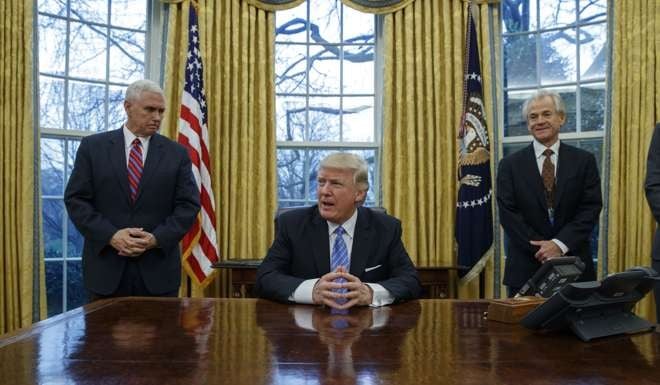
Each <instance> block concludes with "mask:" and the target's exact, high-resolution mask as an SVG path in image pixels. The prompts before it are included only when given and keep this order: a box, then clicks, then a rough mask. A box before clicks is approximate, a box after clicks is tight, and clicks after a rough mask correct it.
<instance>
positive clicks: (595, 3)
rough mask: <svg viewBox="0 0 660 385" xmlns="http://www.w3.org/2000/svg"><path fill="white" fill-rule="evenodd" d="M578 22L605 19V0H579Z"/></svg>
mask: <svg viewBox="0 0 660 385" xmlns="http://www.w3.org/2000/svg"><path fill="white" fill-rule="evenodd" d="M578 6H579V7H580V15H579V18H580V22H583V23H588V22H592V21H605V20H606V19H607V0H579V3H578Z"/></svg>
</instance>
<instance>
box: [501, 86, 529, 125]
mask: <svg viewBox="0 0 660 385" xmlns="http://www.w3.org/2000/svg"><path fill="white" fill-rule="evenodd" d="M533 92H534V91H509V92H507V93H505V94H504V136H519V135H528V134H529V130H527V120H526V119H524V118H523V116H522V105H523V103H524V102H525V100H527V98H529V97H530V96H531V95H532V93H533Z"/></svg>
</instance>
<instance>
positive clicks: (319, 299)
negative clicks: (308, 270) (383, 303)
mask: <svg viewBox="0 0 660 385" xmlns="http://www.w3.org/2000/svg"><path fill="white" fill-rule="evenodd" d="M338 278H344V279H345V280H346V282H343V283H338V282H336V280H337V279H338ZM339 289H346V292H344V293H341V292H339ZM342 299H343V300H342ZM312 300H313V301H314V303H315V304H319V305H326V306H329V307H331V308H334V309H348V308H350V307H353V306H356V305H362V306H364V305H369V304H371V302H372V300H373V291H372V290H371V288H370V287H369V285H366V284H365V283H364V282H362V281H360V278H358V277H356V276H354V275H352V274H350V273H349V272H348V271H346V268H345V267H343V266H340V267H338V268H337V270H335V271H333V272H330V273H328V274H326V275H324V276H322V277H321V278H320V279H319V280H318V281H317V282H316V285H314V290H313V292H312Z"/></svg>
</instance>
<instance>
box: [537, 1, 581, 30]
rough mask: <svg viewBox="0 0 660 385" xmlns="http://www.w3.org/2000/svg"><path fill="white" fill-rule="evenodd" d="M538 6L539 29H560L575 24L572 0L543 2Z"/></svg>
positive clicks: (573, 2)
mask: <svg viewBox="0 0 660 385" xmlns="http://www.w3.org/2000/svg"><path fill="white" fill-rule="evenodd" d="M540 5H541V14H540V16H541V28H543V29H545V28H554V27H561V26H565V25H569V24H574V23H575V1H574V0H543V1H542V2H541V4H540Z"/></svg>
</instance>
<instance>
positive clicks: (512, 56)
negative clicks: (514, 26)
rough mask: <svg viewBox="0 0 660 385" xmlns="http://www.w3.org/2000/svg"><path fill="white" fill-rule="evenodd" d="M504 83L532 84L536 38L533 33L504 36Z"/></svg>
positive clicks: (511, 84) (518, 85) (534, 83)
mask: <svg viewBox="0 0 660 385" xmlns="http://www.w3.org/2000/svg"><path fill="white" fill-rule="evenodd" d="M502 40H504V85H505V86H506V87H524V86H533V85H536V83H537V78H536V39H535V37H534V35H516V36H508V37H504V38H503V39H502Z"/></svg>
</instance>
